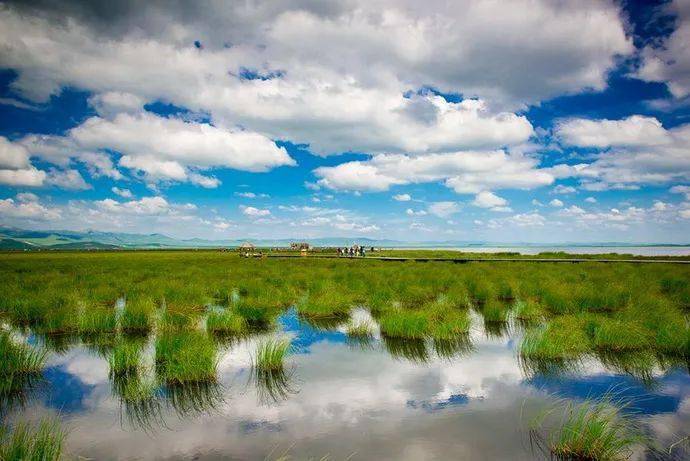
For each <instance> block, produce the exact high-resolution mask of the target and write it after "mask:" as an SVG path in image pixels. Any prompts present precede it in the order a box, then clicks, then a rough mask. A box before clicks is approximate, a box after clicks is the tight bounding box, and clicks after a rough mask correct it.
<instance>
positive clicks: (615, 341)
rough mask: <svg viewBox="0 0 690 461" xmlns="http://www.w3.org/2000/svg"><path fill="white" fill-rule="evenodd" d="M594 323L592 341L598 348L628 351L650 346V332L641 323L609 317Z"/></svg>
mask: <svg viewBox="0 0 690 461" xmlns="http://www.w3.org/2000/svg"><path fill="white" fill-rule="evenodd" d="M593 323H594V325H593V327H592V328H591V329H592V343H593V346H594V348H596V349H604V350H608V351H615V352H626V351H637V350H643V349H648V348H649V347H650V340H651V338H650V337H649V333H648V332H647V331H645V329H644V328H643V327H641V326H639V325H636V324H632V323H631V322H626V321H622V320H612V319H608V318H601V319H597V320H596V321H594V322H593Z"/></svg>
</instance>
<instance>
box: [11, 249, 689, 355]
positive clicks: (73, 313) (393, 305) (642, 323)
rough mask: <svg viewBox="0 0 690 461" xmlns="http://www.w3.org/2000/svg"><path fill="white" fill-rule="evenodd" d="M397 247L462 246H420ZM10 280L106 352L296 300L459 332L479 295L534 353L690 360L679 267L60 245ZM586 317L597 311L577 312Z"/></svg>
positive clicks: (439, 335)
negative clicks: (251, 256) (135, 337)
mask: <svg viewBox="0 0 690 461" xmlns="http://www.w3.org/2000/svg"><path fill="white" fill-rule="evenodd" d="M395 254H399V255H406V256H414V255H417V256H433V255H446V256H458V253H451V252H448V251H439V252H428V251H426V252H425V251H421V250H420V251H417V250H414V251H411V252H404V251H402V250H396V251H395ZM484 256H486V258H488V259H491V258H493V257H495V256H496V255H484ZM503 256H504V257H505V256H510V257H517V256H515V255H503ZM563 256H564V255H560V254H553V255H545V257H563ZM611 257H612V258H615V257H616V256H611ZM517 258H518V259H519V257H517ZM0 277H2V280H3V284H2V285H0V312H2V314H3V316H4V318H5V319H6V321H7V323H8V324H9V325H11V326H14V327H17V328H23V329H26V331H28V332H31V333H34V334H37V335H38V336H39V338H42V339H43V341H42V342H43V343H45V344H54V345H55V346H56V350H59V349H60V347H68V345H69V342H67V341H62V340H61V339H58V338H68V337H70V335H77V336H79V337H81V338H82V339H84V338H86V339H89V341H91V340H92V339H93V338H94V337H100V336H112V338H111V339H102V340H100V341H101V343H100V346H99V347H100V349H101V350H102V352H103V353H107V352H108V348H112V346H113V345H114V342H116V341H119V336H116V335H114V333H116V332H118V331H120V332H122V333H124V334H141V335H146V334H149V333H150V332H152V331H159V332H162V333H164V334H167V333H175V334H177V333H178V332H179V333H184V332H194V331H196V330H197V329H199V327H200V326H202V325H204V323H203V322H204V320H205V319H206V328H207V331H208V332H211V333H213V335H214V336H218V335H220V334H225V335H234V334H236V333H237V332H239V331H242V330H243V329H244V326H243V325H242V324H243V323H244V324H245V325H246V329H247V334H251V333H253V332H255V331H266V330H268V329H270V328H271V327H272V326H273V325H274V324H275V321H276V319H277V317H278V316H279V315H281V314H282V313H283V312H284V311H285V308H286V307H289V306H295V307H296V308H297V310H298V312H299V315H300V319H302V320H305V321H307V322H309V324H310V325H312V326H314V327H316V328H321V329H333V328H335V327H337V326H340V325H342V324H343V323H344V322H346V321H347V320H348V319H349V317H348V316H349V309H350V308H351V307H354V306H367V307H369V308H370V311H371V313H372V315H373V316H374V317H375V318H376V319H377V321H379V322H380V324H381V332H382V335H383V336H387V337H389V338H390V337H399V338H412V339H451V338H453V337H454V336H462V335H463V334H464V333H465V332H466V331H467V330H468V328H469V321H468V319H467V314H466V308H467V307H468V305H472V306H474V307H475V308H477V310H478V311H480V312H481V313H482V314H483V315H484V318H485V320H486V325H485V326H487V332H489V330H490V332H491V334H496V335H503V334H505V327H504V326H500V325H505V320H506V318H507V314H508V313H509V312H510V309H509V308H508V307H507V306H504V307H499V306H501V305H502V304H505V302H506V301H509V300H512V299H513V298H514V299H517V300H518V301H515V302H514V308H513V312H514V316H515V318H516V319H518V320H520V321H522V322H524V324H525V325H526V326H528V327H529V330H530V331H528V332H527V336H528V338H527V341H526V342H525V344H524V347H523V348H522V352H523V353H524V354H528V355H530V356H532V357H551V358H553V357H560V358H562V357H573V356H574V355H578V354H580V355H582V354H597V353H599V352H602V351H606V350H610V351H621V352H629V351H631V350H635V351H638V350H639V351H648V352H651V353H654V354H663V355H672V356H674V357H679V358H682V357H688V356H690V329H689V328H688V323H687V321H686V316H687V309H688V307H689V306H688V298H689V296H690V295H689V293H690V288H688V287H689V286H690V267H688V266H681V265H666V264H663V265H662V264H659V265H651V264H650V265H631V264H627V263H620V264H597V263H586V262H585V263H580V264H534V263H523V262H511V263H500V262H494V263H491V262H485V263H467V264H452V263H448V262H427V263H416V262H393V263H392V262H381V261H373V260H367V261H351V260H349V259H334V260H317V259H309V258H304V259H295V260H272V259H267V260H245V259H243V258H239V257H238V256H237V255H236V254H234V253H221V252H214V251H175V252H166V251H137V252H83V253H80V252H64V253H61V252H51V253H21V254H20V253H13V254H7V253H5V254H0ZM123 294H126V298H127V302H126V304H125V306H124V309H123V310H122V312H121V314H120V315H116V309H115V308H114V304H113V302H114V301H113V300H114V299H118V298H119V297H121V296H122V295H123ZM211 302H216V303H220V304H222V305H223V306H226V309H227V311H228V312H232V314H228V315H220V314H218V313H214V312H212V313H211V314H209V315H208V318H206V315H207V314H208V310H207V306H208V305H209V304H210V303H211ZM159 312H160V315H158V314H159ZM580 318H587V319H589V320H588V321H582V322H580V321H577V322H574V321H573V319H580ZM539 324H545V326H543V327H539ZM559 329H565V330H566V331H568V332H570V331H571V329H572V335H573V336H574V338H575V339H576V340H577V341H579V340H582V341H581V342H579V343H577V344H576V343H575V342H574V341H570V340H568V338H565V337H561V336H565V335H560V334H559V332H558V331H557V330H559ZM537 330H538V331H541V330H544V331H541V333H539V334H538V333H537V332H535V331H537ZM63 343H64V344H63ZM60 344H63V346H60Z"/></svg>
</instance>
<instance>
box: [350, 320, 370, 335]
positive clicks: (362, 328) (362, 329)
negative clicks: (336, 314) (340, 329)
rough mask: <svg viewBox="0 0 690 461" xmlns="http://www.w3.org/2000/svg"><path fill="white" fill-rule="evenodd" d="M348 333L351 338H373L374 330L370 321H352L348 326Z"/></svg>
mask: <svg viewBox="0 0 690 461" xmlns="http://www.w3.org/2000/svg"><path fill="white" fill-rule="evenodd" d="M347 335H348V336H349V337H351V338H371V337H372V336H374V330H373V328H372V326H371V324H370V323H369V322H359V323H351V324H349V325H348V326H347Z"/></svg>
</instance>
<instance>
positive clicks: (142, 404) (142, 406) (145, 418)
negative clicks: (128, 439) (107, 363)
mask: <svg viewBox="0 0 690 461" xmlns="http://www.w3.org/2000/svg"><path fill="white" fill-rule="evenodd" d="M113 392H114V393H115V394H116V395H117V396H118V397H119V399H120V409H121V411H122V412H123V413H124V414H125V415H126V417H127V420H128V421H129V423H130V425H131V426H132V427H135V428H138V429H143V430H145V431H152V430H153V429H154V427H155V426H163V425H164V421H163V417H162V414H161V409H162V407H161V401H160V391H159V387H158V385H157V384H156V382H155V381H153V380H145V379H142V378H141V376H140V375H139V374H138V373H134V374H127V375H117V376H113Z"/></svg>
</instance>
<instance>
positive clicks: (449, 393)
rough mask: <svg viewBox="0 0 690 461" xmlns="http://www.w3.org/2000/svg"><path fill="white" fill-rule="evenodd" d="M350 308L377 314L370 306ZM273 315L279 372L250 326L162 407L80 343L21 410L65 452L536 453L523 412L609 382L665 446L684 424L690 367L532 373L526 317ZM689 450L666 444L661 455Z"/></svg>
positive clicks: (273, 455) (689, 407)
mask: <svg viewBox="0 0 690 461" xmlns="http://www.w3.org/2000/svg"><path fill="white" fill-rule="evenodd" d="M353 316H354V317H355V318H359V319H369V320H370V321H371V323H372V324H374V325H375V322H374V321H373V320H372V319H370V317H369V314H368V312H366V311H365V310H356V311H355V312H354V313H353ZM280 323H281V326H282V332H280V334H282V335H286V336H289V337H290V338H292V346H293V350H294V352H293V354H292V355H291V356H290V358H289V359H288V366H287V369H288V372H287V374H286V375H285V376H280V377H276V379H275V380H274V381H271V382H265V381H261V380H259V381H257V379H256V376H255V375H254V374H253V373H252V367H251V356H252V354H253V351H254V350H255V347H256V343H257V341H258V340H259V338H251V339H248V340H244V341H241V342H239V343H234V344H231V345H228V344H226V345H225V346H222V348H221V351H222V352H221V360H220V362H219V366H218V374H219V386H218V387H214V388H213V389H203V390H199V392H198V394H194V393H193V392H192V393H191V394H189V395H184V393H181V394H180V395H178V396H175V398H174V399H171V398H170V396H167V398H164V397H165V396H163V395H161V400H162V401H163V402H164V403H162V404H161V405H160V406H157V407H156V408H154V409H150V411H142V410H139V411H134V410H132V409H128V408H127V406H125V405H123V404H121V403H120V400H119V398H118V397H117V395H116V392H115V389H114V387H113V384H112V381H111V379H110V378H109V369H108V363H107V360H106V359H105V358H103V355H102V354H99V353H98V352H97V351H94V350H93V349H88V348H86V347H83V346H75V347H71V348H69V349H67V350H66V351H64V352H63V353H60V354H56V353H53V355H52V356H51V359H50V361H49V364H48V367H47V369H46V371H45V373H44V376H45V378H46V380H47V384H46V386H44V387H45V388H44V389H43V390H42V391H41V392H39V393H37V394H36V395H35V396H34V397H33V398H32V399H29V401H28V402H27V404H26V406H25V407H24V409H23V410H22V411H21V412H22V413H23V415H24V416H25V417H27V416H28V417H38V416H44V415H47V414H55V413H59V414H60V415H61V419H62V420H63V422H64V424H65V425H66V427H67V428H68V430H69V436H68V438H67V451H68V452H69V454H71V455H75V456H76V455H79V456H83V457H85V458H87V459H98V460H110V459H123V460H125V459H127V460H129V459H170V460H173V459H180V460H182V459H205V460H206V459H208V460H212V459H260V460H262V459H278V458H280V457H281V455H285V454H288V455H290V456H291V458H290V459H321V458H322V457H325V456H328V457H329V458H328V459H335V460H338V459H402V460H426V459H440V460H444V459H471V460H506V459H511V460H522V459H525V460H528V459H535V458H540V457H541V458H543V457H544V456H543V454H541V453H540V452H538V451H537V452H535V451H534V450H533V449H532V448H531V446H530V438H529V431H528V425H529V421H530V418H531V417H533V416H534V415H535V414H536V413H537V412H539V411H541V410H543V409H544V408H545V407H546V406H547V405H548V404H549V402H552V401H553V400H554V398H555V396H560V397H566V398H573V399H584V398H587V397H596V396H599V395H603V394H605V393H606V392H608V391H610V390H611V389H616V391H617V392H618V393H620V394H623V395H624V396H625V397H626V398H630V399H631V400H632V401H633V402H635V406H636V407H637V408H638V411H640V412H642V413H643V414H644V415H645V416H644V421H645V423H646V426H647V427H648V430H649V431H650V432H651V434H652V435H653V437H654V438H655V439H656V440H657V441H658V442H659V443H660V444H662V445H664V446H668V445H669V444H671V443H672V442H674V441H675V440H676V437H677V434H679V433H684V432H687V429H688V428H689V427H690V376H689V375H688V371H687V369H683V368H682V367H672V368H668V369H665V370H663V371H662V370H661V369H659V368H658V367H657V368H656V369H655V370H654V371H653V373H652V376H647V377H646V379H642V378H639V377H637V378H636V377H633V376H631V375H630V374H627V373H625V372H624V371H623V370H620V369H619V370H615V369H612V368H607V367H606V366H604V365H602V363H601V362H600V361H599V360H597V359H593V358H592V359H588V360H586V361H584V363H582V364H581V366H580V367H579V369H578V370H577V371H573V372H568V373H557V374H555V375H548V376H546V375H543V374H540V373H534V372H530V371H528V370H526V369H525V368H524V367H521V364H520V361H519V360H518V358H517V355H516V352H515V350H516V346H517V345H518V344H519V338H520V334H521V333H520V331H521V329H520V328H519V327H518V326H517V325H504V326H502V327H496V326H492V328H489V329H487V328H485V327H484V325H483V322H482V321H481V317H479V316H478V315H475V317H474V327H473V329H472V332H471V334H470V336H469V338H468V340H467V341H464V342H462V343H458V344H433V343H431V342H409V341H408V342H405V343H400V342H398V343H396V342H391V341H384V340H382V339H381V338H380V336H379V335H375V336H374V338H373V339H372V340H371V341H369V342H366V343H365V344H361V343H353V342H352V340H348V337H347V336H346V334H345V333H344V327H339V326H335V327H334V328H331V329H323V328H317V327H314V326H312V325H309V324H308V323H305V322H303V321H301V320H300V318H299V317H298V316H297V314H296V313H295V311H294V310H290V311H288V312H287V313H286V314H285V315H283V316H282V317H281V319H280ZM149 341H150V344H153V339H149ZM149 351H150V353H151V354H153V349H152V347H150V346H149ZM150 360H152V357H151V358H150ZM171 402H172V403H171ZM687 455H688V453H687V452H686V453H683V452H681V450H675V451H674V453H673V455H672V456H670V457H669V459H684V456H687ZM649 456H650V455H648V454H645V453H635V454H634V458H637V459H645V458H646V457H649ZM655 459H657V458H655Z"/></svg>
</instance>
